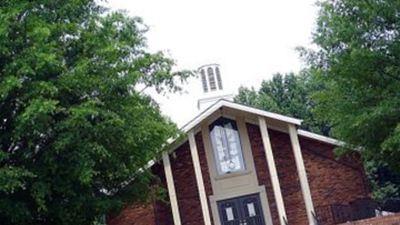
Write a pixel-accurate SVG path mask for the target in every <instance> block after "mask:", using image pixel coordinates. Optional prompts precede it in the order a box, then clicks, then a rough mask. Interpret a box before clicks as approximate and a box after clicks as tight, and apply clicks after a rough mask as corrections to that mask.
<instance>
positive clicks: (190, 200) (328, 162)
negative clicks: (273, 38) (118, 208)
mask: <svg viewBox="0 0 400 225" xmlns="http://www.w3.org/2000/svg"><path fill="white" fill-rule="evenodd" d="M247 129H248V133H249V139H250V143H251V148H252V152H253V156H254V162H255V167H256V170H257V177H258V181H259V185H265V187H266V191H267V196H268V200H269V205H270V209H271V213H272V219H273V222H274V224H279V222H278V221H279V218H278V214H277V209H276V203H275V200H274V195H273V190H272V186H271V181H270V175H269V172H268V166H267V162H266V159H265V153H264V149H263V144H262V139H261V134H260V130H259V127H258V126H255V125H250V124H247ZM268 132H269V135H270V138H271V144H272V149H273V153H274V157H275V162H276V166H277V170H278V176H279V180H280V184H281V189H282V194H283V196H284V197H283V200H284V204H285V208H286V213H287V216H288V223H289V224H296V225H303V224H304V225H306V224H308V222H307V216H306V212H305V209H304V208H305V207H304V201H303V198H302V194H301V188H300V183H299V179H298V173H297V169H296V164H295V161H294V155H293V151H292V148H291V143H290V138H289V135H288V134H286V133H282V132H278V131H275V130H269V131H268ZM299 139H300V144H301V148H302V152H303V158H304V161H305V166H306V170H307V175H308V179H309V183H310V188H311V194H312V198H313V201H314V207H315V208H316V210H317V211H318V209H319V208H323V207H324V206H326V205H330V204H334V203H342V204H343V203H349V202H351V201H352V200H355V199H357V198H362V197H368V193H369V190H368V188H367V186H366V182H365V176H364V173H363V169H362V166H361V165H360V164H359V163H357V162H359V160H358V159H354V158H353V159H341V160H336V159H335V157H334V154H333V149H334V146H332V145H328V144H325V143H321V142H318V141H315V140H311V139H307V138H304V137H301V136H300V138H299ZM196 144H197V148H198V153H199V158H200V164H201V167H202V173H203V179H204V185H205V190H206V194H207V196H210V195H212V187H211V182H210V177H209V171H208V165H207V160H206V155H205V150H204V144H203V141H202V138H201V133H197V134H196ZM170 160H171V167H172V173H173V176H174V182H175V189H176V192H177V198H178V205H179V210H180V214H181V220H182V224H183V225H203V224H204V223H203V217H202V211H201V206H200V200H199V194H198V189H197V185H196V178H195V174H194V169H193V163H192V159H191V154H190V147H189V143H188V142H185V143H184V144H183V145H181V146H180V147H179V148H178V149H177V150H176V151H175V156H170ZM355 162H356V163H355ZM154 168H155V169H154V170H155V173H156V174H158V176H159V177H160V181H161V183H162V184H163V185H165V178H164V171H163V167H162V165H161V164H157V166H156V167H154ZM211 216H212V215H211ZM116 218H118V219H117V220H112V221H110V222H112V223H109V224H110V225H142V223H141V221H140V220H143V219H145V220H146V223H145V224H146V225H167V224H172V215H171V210H170V208H169V205H166V204H163V203H162V202H159V201H158V202H155V203H153V204H151V205H149V206H146V207H144V206H140V207H134V206H132V207H127V208H126V209H125V210H124V211H123V212H122V213H121V214H120V215H119V216H118V217H116ZM137 218H141V219H140V220H138V219H137ZM114 219H115V218H114ZM326 222H327V223H326V224H328V225H329V224H330V221H326Z"/></svg>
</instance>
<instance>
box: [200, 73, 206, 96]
mask: <svg viewBox="0 0 400 225" xmlns="http://www.w3.org/2000/svg"><path fill="white" fill-rule="evenodd" d="M200 74H201V82H202V84H203V91H204V92H208V87H207V80H206V73H205V72H204V70H203V69H202V70H200Z"/></svg>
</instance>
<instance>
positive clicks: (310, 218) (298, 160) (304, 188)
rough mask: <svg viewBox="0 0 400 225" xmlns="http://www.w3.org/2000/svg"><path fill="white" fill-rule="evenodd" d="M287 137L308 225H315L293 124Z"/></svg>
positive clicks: (311, 202)
mask: <svg viewBox="0 0 400 225" xmlns="http://www.w3.org/2000/svg"><path fill="white" fill-rule="evenodd" d="M289 136H290V141H291V143H292V148H293V153H294V159H295V161H296V167H297V172H298V174H299V179H300V186H301V191H302V194H303V199H304V202H305V205H306V211H307V217H308V222H309V223H310V225H315V224H316V221H315V218H314V205H313V201H312V198H311V191H310V186H309V184H308V180H307V174H306V168H305V166H304V160H303V156H302V154H301V148H300V143H299V137H298V135H297V129H296V126H295V125H294V124H289Z"/></svg>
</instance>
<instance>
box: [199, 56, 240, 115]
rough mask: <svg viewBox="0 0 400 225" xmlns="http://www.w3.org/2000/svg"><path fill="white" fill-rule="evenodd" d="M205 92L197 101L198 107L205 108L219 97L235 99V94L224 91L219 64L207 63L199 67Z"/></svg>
mask: <svg viewBox="0 0 400 225" xmlns="http://www.w3.org/2000/svg"><path fill="white" fill-rule="evenodd" d="M198 73H199V77H200V81H201V85H202V90H203V93H202V95H201V96H200V98H199V99H198V101H197V109H199V110H203V109H205V108H207V107H208V106H210V105H212V104H213V103H214V102H216V101H218V100H219V99H226V100H230V101H232V100H233V95H232V94H230V93H226V91H224V84H223V82H222V81H223V79H222V74H221V70H220V65H219V64H207V65H203V66H200V67H199V69H198Z"/></svg>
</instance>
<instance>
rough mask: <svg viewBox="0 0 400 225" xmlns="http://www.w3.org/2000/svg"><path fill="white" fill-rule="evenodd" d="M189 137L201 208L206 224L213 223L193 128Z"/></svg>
mask: <svg viewBox="0 0 400 225" xmlns="http://www.w3.org/2000/svg"><path fill="white" fill-rule="evenodd" d="M188 137H189V145H190V153H191V154H192V161H193V167H194V173H195V175H196V181H197V188H198V190H199V195H200V204H201V210H202V213H203V220H204V225H211V218H210V211H209V209H208V202H207V195H206V191H205V189H204V181H203V175H202V174H201V167H200V160H199V154H198V152H197V146H196V140H195V138H194V132H193V130H191V131H189V133H188Z"/></svg>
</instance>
